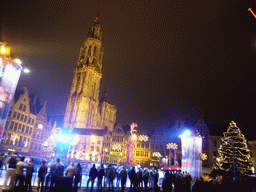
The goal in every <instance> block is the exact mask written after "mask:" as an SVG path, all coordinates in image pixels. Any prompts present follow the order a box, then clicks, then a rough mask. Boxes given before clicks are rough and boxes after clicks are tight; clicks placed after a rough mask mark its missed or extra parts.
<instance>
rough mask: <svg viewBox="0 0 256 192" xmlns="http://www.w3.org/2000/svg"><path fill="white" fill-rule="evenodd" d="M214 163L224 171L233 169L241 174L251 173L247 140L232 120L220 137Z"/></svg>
mask: <svg viewBox="0 0 256 192" xmlns="http://www.w3.org/2000/svg"><path fill="white" fill-rule="evenodd" d="M221 142H222V143H221V145H220V148H219V149H218V153H219V156H218V157H217V158H216V160H217V161H216V165H217V167H218V168H219V169H221V170H225V171H235V172H238V173H239V174H243V175H247V176H248V175H252V161H251V156H250V150H249V149H248V146H247V141H246V139H245V137H244V135H243V134H242V133H241V130H240V129H239V128H238V127H237V125H236V123H235V122H234V121H231V123H230V126H229V127H228V130H227V132H225V133H224V137H223V138H222V139H221Z"/></svg>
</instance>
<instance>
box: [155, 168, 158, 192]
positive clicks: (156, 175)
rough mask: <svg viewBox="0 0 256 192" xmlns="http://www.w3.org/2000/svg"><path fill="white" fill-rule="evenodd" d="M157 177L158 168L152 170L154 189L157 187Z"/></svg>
mask: <svg viewBox="0 0 256 192" xmlns="http://www.w3.org/2000/svg"><path fill="white" fill-rule="evenodd" d="M158 179H159V173H158V170H157V169H155V170H154V189H155V191H156V190H157V189H158Z"/></svg>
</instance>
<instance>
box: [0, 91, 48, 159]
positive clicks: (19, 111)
mask: <svg viewBox="0 0 256 192" xmlns="http://www.w3.org/2000/svg"><path fill="white" fill-rule="evenodd" d="M36 101H37V97H36V96H35V95H34V96H33V97H31V96H29V93H28V90H27V88H23V90H17V91H16V93H15V98H14V100H13V101H12V105H11V108H10V112H9V116H8V119H7V123H6V127H5V131H4V134H3V139H2V142H1V150H2V151H18V152H20V153H27V154H30V155H37V156H43V155H44V154H43V153H42V150H41V145H42V143H43V142H44V141H45V140H46V138H47V137H48V136H49V131H50V129H51V122H47V114H46V105H44V106H43V107H42V109H41V110H40V111H39V113H38V112H37V106H36Z"/></svg>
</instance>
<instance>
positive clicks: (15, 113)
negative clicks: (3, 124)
mask: <svg viewBox="0 0 256 192" xmlns="http://www.w3.org/2000/svg"><path fill="white" fill-rule="evenodd" d="M16 116H17V112H16V111H14V112H13V116H12V117H13V118H14V119H15V118H16Z"/></svg>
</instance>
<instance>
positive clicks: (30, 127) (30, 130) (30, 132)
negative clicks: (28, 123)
mask: <svg viewBox="0 0 256 192" xmlns="http://www.w3.org/2000/svg"><path fill="white" fill-rule="evenodd" d="M31 133H32V127H30V131H29V135H31Z"/></svg>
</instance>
